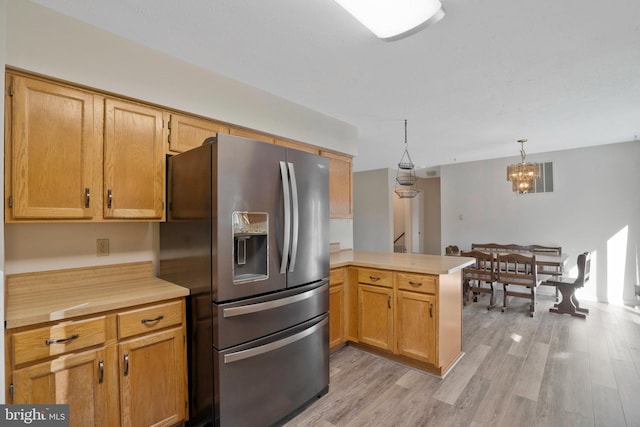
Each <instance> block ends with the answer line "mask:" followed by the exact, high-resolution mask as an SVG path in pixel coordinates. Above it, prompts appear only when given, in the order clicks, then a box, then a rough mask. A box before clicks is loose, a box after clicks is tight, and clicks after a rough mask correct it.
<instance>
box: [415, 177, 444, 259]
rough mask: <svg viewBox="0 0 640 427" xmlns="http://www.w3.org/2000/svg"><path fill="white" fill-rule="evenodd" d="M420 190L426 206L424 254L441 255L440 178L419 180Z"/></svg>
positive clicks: (423, 228)
mask: <svg viewBox="0 0 640 427" xmlns="http://www.w3.org/2000/svg"><path fill="white" fill-rule="evenodd" d="M418 188H419V189H420V191H421V192H422V203H423V205H424V222H423V224H422V249H423V252H424V253H425V254H431V255H441V254H442V251H441V246H442V245H441V241H440V236H441V229H440V210H441V209H440V178H439V177H438V178H418ZM445 246H446V245H445Z"/></svg>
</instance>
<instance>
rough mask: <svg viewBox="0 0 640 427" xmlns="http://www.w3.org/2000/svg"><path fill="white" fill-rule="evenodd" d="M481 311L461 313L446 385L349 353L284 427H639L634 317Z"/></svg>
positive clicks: (519, 307) (639, 336) (594, 309)
mask: <svg viewBox="0 0 640 427" xmlns="http://www.w3.org/2000/svg"><path fill="white" fill-rule="evenodd" d="M500 297H501V295H500ZM487 301H488V299H487V296H484V297H481V298H480V299H479V302H477V303H473V304H471V305H468V306H466V307H465V308H464V311H463V317H464V320H463V324H464V334H463V343H464V344H463V350H464V352H465V353H466V354H465V356H464V357H463V358H462V359H461V360H460V361H459V363H458V365H457V366H455V367H454V368H453V370H452V371H451V372H450V373H449V375H447V377H446V378H445V379H444V380H441V379H438V378H435V377H433V376H430V375H428V374H425V373H422V372H420V371H417V370H414V369H411V368H408V367H406V366H404V365H401V364H398V363H395V362H391V361H388V360H386V359H383V358H380V357H377V356H373V355H371V354H369V353H366V352H363V351H360V350H357V349H355V348H353V347H348V346H347V347H345V348H343V349H341V350H338V351H336V352H334V353H333V354H332V355H331V364H330V386H329V393H328V394H326V395H325V396H323V397H322V398H320V399H318V400H317V401H316V402H314V403H313V404H311V405H310V406H309V407H307V408H306V409H305V410H304V411H303V412H302V413H300V414H299V415H298V416H297V417H295V418H293V419H292V420H290V421H289V422H288V423H287V424H286V426H287V427H294V426H295V427H298V426H314V427H331V426H368V427H369V426H383V427H387V426H446V427H449V426H509V427H511V426H541V427H542V426H544V427H547V426H559V427H568V426H607V427H613V426H640V314H639V313H638V312H634V311H633V310H631V309H628V308H627V309H625V308H622V307H617V306H612V305H606V304H598V303H583V304H582V306H583V307H586V308H589V309H590V310H591V313H590V314H589V315H588V317H587V319H586V320H583V319H578V318H573V317H570V316H568V315H558V314H553V313H549V311H548V309H549V307H551V305H552V304H553V298H552V297H550V296H542V297H540V298H539V299H538V303H537V304H536V315H535V317H534V318H530V317H528V316H527V310H528V305H527V303H528V301H526V300H524V299H519V298H514V299H512V300H511V302H510V309H509V311H507V312H505V313H501V312H500V310H499V309H498V310H495V309H494V310H492V311H488V310H487V309H486V305H487ZM498 301H501V300H500V299H498Z"/></svg>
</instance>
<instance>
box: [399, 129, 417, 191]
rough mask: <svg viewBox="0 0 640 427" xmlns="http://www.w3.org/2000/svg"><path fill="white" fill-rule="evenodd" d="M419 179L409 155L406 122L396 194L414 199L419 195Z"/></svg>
mask: <svg viewBox="0 0 640 427" xmlns="http://www.w3.org/2000/svg"><path fill="white" fill-rule="evenodd" d="M417 181H418V179H417V178H416V173H415V170H414V165H413V162H412V161H411V156H410V155H409V146H408V143H407V121H406V120H405V121H404V152H403V153H402V157H401V158H400V163H398V172H397V173H396V182H397V183H398V185H396V188H394V190H393V191H394V192H395V193H396V194H397V195H398V197H399V198H401V199H412V198H414V197H416V196H417V195H418V193H419V192H420V190H418V189H417V188H416V187H415V185H416V182H417Z"/></svg>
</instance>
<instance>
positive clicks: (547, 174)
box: [529, 162, 553, 193]
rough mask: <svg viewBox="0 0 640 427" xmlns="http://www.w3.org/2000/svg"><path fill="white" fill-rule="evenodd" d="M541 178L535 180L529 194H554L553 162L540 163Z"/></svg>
mask: <svg viewBox="0 0 640 427" xmlns="http://www.w3.org/2000/svg"><path fill="white" fill-rule="evenodd" d="M538 167H539V168H540V176H539V177H538V178H537V179H536V180H535V182H534V185H533V189H532V190H530V191H529V193H552V192H553V162H546V163H539V164H538Z"/></svg>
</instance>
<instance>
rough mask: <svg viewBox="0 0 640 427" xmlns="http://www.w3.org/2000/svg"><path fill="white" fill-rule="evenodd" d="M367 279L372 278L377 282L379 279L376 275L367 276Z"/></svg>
mask: <svg viewBox="0 0 640 427" xmlns="http://www.w3.org/2000/svg"><path fill="white" fill-rule="evenodd" d="M369 279H371V280H373V281H374V282H377V281H378V280H380V278H379V277H378V276H369Z"/></svg>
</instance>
